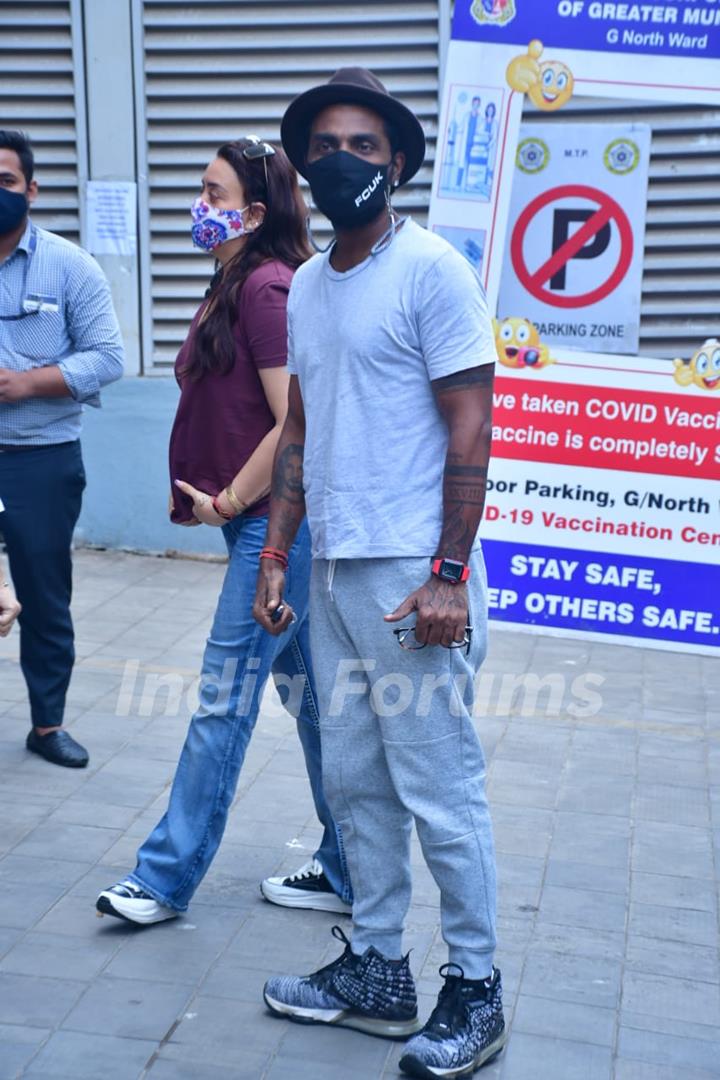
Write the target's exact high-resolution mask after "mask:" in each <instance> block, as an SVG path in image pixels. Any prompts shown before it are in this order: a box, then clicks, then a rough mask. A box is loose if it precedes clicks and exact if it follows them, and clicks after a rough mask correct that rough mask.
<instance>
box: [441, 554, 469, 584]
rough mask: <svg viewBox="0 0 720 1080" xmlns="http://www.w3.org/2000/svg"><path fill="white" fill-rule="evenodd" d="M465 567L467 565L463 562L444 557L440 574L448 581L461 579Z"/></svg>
mask: <svg viewBox="0 0 720 1080" xmlns="http://www.w3.org/2000/svg"><path fill="white" fill-rule="evenodd" d="M464 569H465V567H464V565H463V564H462V563H461V562H455V560H454V559H443V561H442V562H441V564H440V576H441V577H444V578H445V579H446V580H447V581H460V580H461V579H462V575H463V570H464Z"/></svg>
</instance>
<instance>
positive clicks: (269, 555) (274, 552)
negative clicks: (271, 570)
mask: <svg viewBox="0 0 720 1080" xmlns="http://www.w3.org/2000/svg"><path fill="white" fill-rule="evenodd" d="M260 558H261V559H272V560H273V561H274V562H279V563H280V565H281V566H282V567H283V569H284V570H287V567H288V556H287V552H285V551H280V549H279V548H272V547H264V548H263V549H262V551H261V552H260Z"/></svg>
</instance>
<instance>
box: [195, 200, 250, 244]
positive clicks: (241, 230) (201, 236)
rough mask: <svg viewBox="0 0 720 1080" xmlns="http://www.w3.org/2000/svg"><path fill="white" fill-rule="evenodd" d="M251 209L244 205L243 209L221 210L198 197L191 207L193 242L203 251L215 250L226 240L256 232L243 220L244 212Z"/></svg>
mask: <svg viewBox="0 0 720 1080" xmlns="http://www.w3.org/2000/svg"><path fill="white" fill-rule="evenodd" d="M249 209H250V207H249V206H243V208H242V209H241V210H219V209H218V208H217V207H215V206H210V204H209V203H206V202H205V200H204V199H202V198H197V199H196V200H195V202H194V203H193V204H192V206H191V207H190V214H191V216H192V229H191V232H192V239H193V244H195V246H196V247H199V248H202V250H203V251H214V250H215V248H218V247H220V245H221V244H224V243H225V241H226V240H232V239H234V237H236V236H244V235H245V233H250V232H254V231H255V230H254V229H248V228H247V226H246V225H245V222H244V221H243V214H244V213H245V211H246V210H249Z"/></svg>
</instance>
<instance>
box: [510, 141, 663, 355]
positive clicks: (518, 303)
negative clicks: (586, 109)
mask: <svg viewBox="0 0 720 1080" xmlns="http://www.w3.org/2000/svg"><path fill="white" fill-rule="evenodd" d="M649 156H650V128H649V127H648V126H647V125H644V124H636V125H630V126H627V127H624V128H618V126H617V125H615V124H613V125H608V124H586V125H579V124H577V125H576V124H572V125H563V126H559V125H555V124H527V125H523V127H522V128H521V132H520V141H519V144H518V150H517V156H516V169H515V175H514V178H513V188H512V201H511V206H510V223H509V229H508V241H507V253H506V258H505V262H504V265H503V272H502V278H501V284H500V297H499V301H498V315H499V317H500V318H508V317H522V318H526V319H529V320H530V321H531V322H533V323H534V324H535V326H536V327H537V329H538V331H539V334H540V337H541V338H542V340H543V341H544V342H546V343H547V344H548V345H564V346H572V347H575V348H580V349H585V350H588V351H590V352H616V353H628V352H634V351H635V350H637V347H638V331H639V319H640V292H641V279H642V251H643V237H644V231H645V204H646V197H647V175H648V162H649Z"/></svg>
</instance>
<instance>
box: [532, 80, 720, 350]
mask: <svg viewBox="0 0 720 1080" xmlns="http://www.w3.org/2000/svg"><path fill="white" fill-rule="evenodd" d="M524 116H526V118H527V119H528V120H534V121H538V120H542V121H546V120H548V121H550V122H552V123H562V122H563V120H566V121H568V122H578V121H585V122H587V123H593V122H595V123H600V122H602V123H607V122H608V121H609V120H618V121H620V122H632V121H637V122H643V123H646V124H649V125H650V127H651V128H652V146H651V159H650V181H649V186H648V210H647V224H646V231H645V261H644V271H643V285H642V305H641V310H640V353H641V355H642V354H644V355H646V356H659V357H688V358H689V357H690V356H692V354H693V353H694V352H695V350H696V349H697V348H698V346H699V345H701V344H702V342H703V341H704V340H705V339H706V338H709V337H717V336H720V185H718V176H720V110H718V109H714V108H711V107H710V106H700V105H662V106H660V105H655V104H653V105H649V104H647V103H646V102H635V103H634V102H617V101H611V100H608V99H605V100H599V99H597V98H595V99H590V98H576V99H574V100H573V101H570V102H569V103H568V105H567V106H566V107H565V108H564V109H563V111H562V114H560V113H555V114H554V115H550V114H548V113H542V112H540V111H539V110H538V109H536V108H534V106H529V107H526V109H525V112H524Z"/></svg>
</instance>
